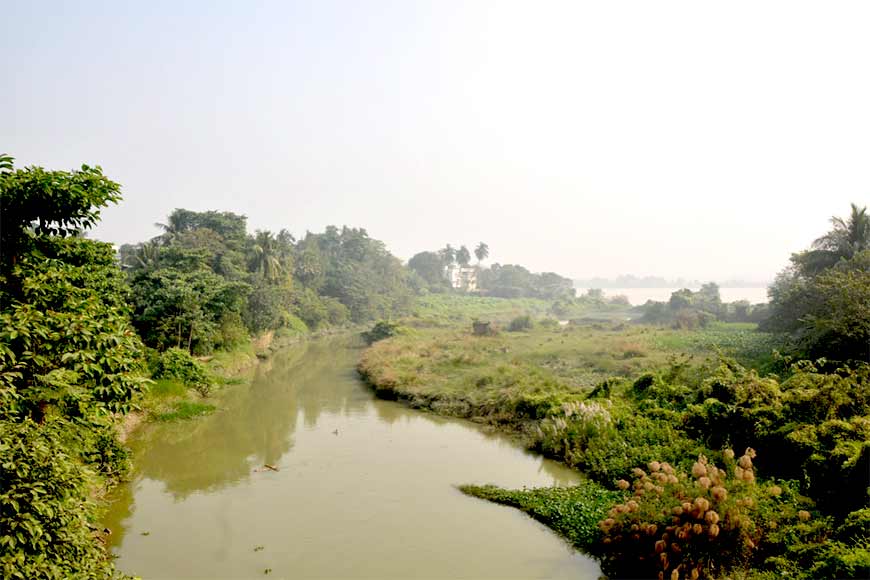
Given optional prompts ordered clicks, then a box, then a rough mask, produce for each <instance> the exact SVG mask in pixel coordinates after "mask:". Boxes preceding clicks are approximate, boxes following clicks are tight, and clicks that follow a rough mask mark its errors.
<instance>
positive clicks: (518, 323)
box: [508, 314, 534, 332]
mask: <svg viewBox="0 0 870 580" xmlns="http://www.w3.org/2000/svg"><path fill="white" fill-rule="evenodd" d="M533 324H534V323H533V322H532V317H531V316H529V315H528V314H526V315H524V316H517V317H516V318H514V319H513V320H511V323H510V324H509V325H508V331H510V332H519V331H522V330H531V328H532V326H533Z"/></svg>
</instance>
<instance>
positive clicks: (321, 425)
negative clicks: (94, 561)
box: [105, 339, 599, 580]
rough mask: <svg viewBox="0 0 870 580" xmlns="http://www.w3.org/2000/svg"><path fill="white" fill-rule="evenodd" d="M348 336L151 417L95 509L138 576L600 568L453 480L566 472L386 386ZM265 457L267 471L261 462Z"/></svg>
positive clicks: (291, 354)
mask: <svg viewBox="0 0 870 580" xmlns="http://www.w3.org/2000/svg"><path fill="white" fill-rule="evenodd" d="M358 356H359V349H358V348H356V347H354V346H352V345H351V344H349V341H348V340H347V339H329V340H322V341H312V342H309V343H308V344H306V345H302V346H299V347H294V348H292V349H289V350H287V351H285V352H282V353H278V354H277V355H276V356H275V357H274V358H273V359H270V360H269V361H265V362H263V363H261V365H260V366H259V367H258V369H257V374H256V376H255V378H254V380H253V381H252V383H251V384H250V385H234V386H228V387H225V388H224V390H223V392H222V393H221V394H220V395H219V396H217V397H216V402H217V404H218V406H219V410H218V411H217V412H215V413H214V414H212V415H210V416H208V417H204V418H201V419H195V420H193V421H188V422H181V423H167V424H149V425H147V426H145V427H144V428H143V429H141V430H140V432H139V433H138V434H137V435H136V437H135V438H134V440H133V441H132V442H131V445H132V446H133V449H134V453H135V467H134V473H133V477H132V479H131V482H130V483H129V484H126V485H123V486H120V487H119V488H118V489H117V490H116V491H115V494H114V495H115V497H114V502H113V504H112V506H111V508H110V510H109V512H108V514H107V515H106V518H105V524H106V526H107V527H109V528H110V529H111V530H112V531H113V534H112V535H111V536H110V538H111V541H112V545H111V548H112V551H113V553H114V554H116V556H117V561H116V563H117V565H118V567H119V569H120V570H122V571H123V572H126V573H130V574H137V575H140V576H142V577H143V578H573V579H575V580H577V579H580V580H583V579H588V580H593V579H595V578H598V575H599V569H598V565H597V564H596V563H595V562H594V560H592V559H590V558H588V557H586V556H584V555H582V554H580V553H578V552H576V551H575V550H573V549H572V548H571V547H570V546H569V545H568V544H567V543H566V542H565V541H563V540H562V539H560V538H559V537H557V536H556V535H555V534H553V533H552V532H551V531H550V530H548V529H547V528H546V527H544V526H543V525H541V524H539V523H537V522H535V521H534V520H532V519H531V518H529V517H528V516H526V515H525V514H523V513H521V512H519V511H517V510H514V509H511V508H506V507H502V506H498V505H495V504H490V503H487V502H484V501H481V500H479V499H475V498H471V497H467V496H464V495H463V494H461V493H460V492H459V491H458V490H457V489H456V488H455V485H457V484H461V483H494V484H497V485H501V486H507V487H522V486H530V487H531V486H549V485H570V484H572V483H575V482H577V481H578V480H579V475H578V474H577V473H576V472H574V471H572V470H569V469H567V468H565V467H564V466H562V465H561V464H558V463H556V462H553V461H550V460H548V459H544V458H542V457H540V456H537V455H534V454H531V453H529V452H527V451H525V450H524V449H522V448H521V447H519V446H518V445H517V444H516V443H515V442H513V441H510V440H509V439H507V438H506V437H504V436H501V435H497V434H492V433H487V432H485V431H484V430H482V429H480V428H479V427H477V426H476V425H474V424H471V423H468V422H465V421H459V420H453V419H444V418H440V417H437V416H434V415H431V414H426V413H422V412H418V411H414V410H412V409H409V408H406V407H405V406H403V405H401V404H400V403H396V402H391V401H382V400H379V399H377V398H375V397H374V395H373V394H372V393H371V391H370V390H369V389H368V388H367V387H365V386H364V385H363V384H362V383H361V382H360V381H359V379H358V378H357V376H356V372H355V370H354V365H355V363H356V360H357V359H358ZM265 464H269V465H272V466H274V467H276V468H277V469H278V471H272V470H269V469H266V470H261V469H262V466H263V465H265Z"/></svg>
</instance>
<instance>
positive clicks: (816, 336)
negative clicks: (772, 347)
mask: <svg viewBox="0 0 870 580" xmlns="http://www.w3.org/2000/svg"><path fill="white" fill-rule="evenodd" d="M831 223H832V224H833V226H834V227H833V229H832V230H831V231H829V232H828V233H827V234H825V235H824V236H822V237H820V238H818V239H817V240H816V241H815V242H813V247H812V249H810V250H808V251H805V252H801V253H798V254H794V255H792V257H791V262H792V263H791V266H790V267H788V268H786V269H785V270H783V271H782V272H780V274H779V275H777V277H776V280H775V281H774V283H773V284H772V285H771V286H770V288H769V289H768V296H769V297H770V307H769V310H770V317H769V318H768V319H767V320H766V321H764V323H763V324H762V328H763V329H764V330H768V331H773V332H782V333H786V334H787V335H789V337H790V340H791V347H792V348H793V349H794V350H795V351H797V353H798V354H802V355H807V356H824V357H828V358H832V359H835V360H846V359H850V358H854V359H858V360H863V359H866V358H867V356H868V355H870V313H868V308H870V306H868V305H870V218H868V215H867V210H866V208H860V209H859V208H858V206H857V205H855V204H852V212H851V215H850V217H849V218H848V219H847V220H844V219H841V218H836V217H835V218H832V219H831Z"/></svg>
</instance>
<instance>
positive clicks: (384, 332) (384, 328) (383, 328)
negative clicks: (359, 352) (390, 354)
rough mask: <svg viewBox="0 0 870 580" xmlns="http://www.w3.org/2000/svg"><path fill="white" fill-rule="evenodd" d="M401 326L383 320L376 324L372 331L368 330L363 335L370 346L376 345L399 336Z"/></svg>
mask: <svg viewBox="0 0 870 580" xmlns="http://www.w3.org/2000/svg"><path fill="white" fill-rule="evenodd" d="M400 328H401V327H400V326H399V325H398V324H397V323H395V322H390V321H388V320H381V321H380V322H378V323H376V324H375V325H374V326H373V327H372V328H371V330H367V331H365V332H363V333H362V337H363V340H365V341H366V343H368V344H374V343H376V342H378V341H379V340H384V339H385V338H390V337H391V336H396V335H397V334H399V331H400Z"/></svg>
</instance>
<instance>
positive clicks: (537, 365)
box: [358, 317, 870, 579]
mask: <svg viewBox="0 0 870 580" xmlns="http://www.w3.org/2000/svg"><path fill="white" fill-rule="evenodd" d="M531 321H532V323H533V324H532V326H531V328H529V329H527V330H523V331H521V332H503V331H502V332H498V333H496V334H494V335H489V336H476V335H475V334H474V333H473V332H472V328H471V327H470V325H469V326H467V327H464V325H460V324H453V325H452V326H448V327H444V326H430V325H427V324H414V322H413V321H408V322H407V323H406V324H407V325H408V326H410V327H412V329H411V330H409V331H407V332H404V333H399V334H398V335H397V336H394V337H392V338H389V339H386V340H383V341H381V342H377V343H375V344H374V345H372V346H371V347H370V348H369V349H368V350H367V351H366V352H365V353H364V354H363V356H362V358H361V360H360V363H359V365H358V371H359V373H360V375H361V376H362V377H363V378H364V380H366V382H367V383H369V384H370V385H371V386H372V388H373V389H374V391H375V392H376V393H377V394H378V395H379V396H381V397H385V398H391V399H396V400H399V401H402V402H404V403H406V404H408V405H410V406H412V407H415V408H419V409H424V410H428V411H431V412H433V413H437V414H441V415H448V416H456V417H462V418H466V419H470V420H472V421H476V422H479V423H482V424H485V425H488V426H490V427H491V428H494V429H497V430H500V431H506V432H510V433H512V434H514V435H515V436H518V437H520V438H521V439H522V440H523V441H524V442H525V444H526V445H527V446H528V447H529V448H530V449H533V450H535V451H538V452H541V453H544V454H545V455H547V456H549V457H553V458H556V459H558V460H560V461H562V462H563V463H565V464H566V465H569V466H571V467H573V468H576V469H578V470H580V471H582V472H584V473H585V474H586V475H587V476H588V477H589V481H588V482H584V483H583V485H582V486H581V487H580V488H578V490H576V491H575V492H573V493H574V494H576V495H572V493H566V492H563V491H553V490H545V489H542V490H515V491H510V490H505V489H498V488H493V487H486V486H483V487H481V486H463V487H462V488H461V489H462V491H464V492H465V493H467V494H470V495H474V496H476V497H480V498H483V499H487V500H490V501H495V502H497V503H502V504H506V505H510V506H513V507H517V508H519V509H521V510H523V511H525V512H526V513H528V514H529V515H531V516H532V517H534V518H536V519H538V520H540V521H542V522H544V523H545V524H546V525H548V526H550V527H551V528H553V529H554V530H555V531H557V532H558V533H560V534H561V535H563V536H564V537H566V538H567V539H568V540H569V541H571V542H572V543H573V544H574V545H575V546H576V547H577V548H579V549H581V550H584V551H586V552H587V553H592V554H595V555H596V556H598V557H599V558H600V559H601V561H602V565H603V567H604V569H605V571H606V572H607V573H608V574H610V575H611V577H613V578H620V577H647V576H648V577H655V576H656V574H657V573H659V572H661V573H663V574H665V573H666V574H667V575H668V576H670V577H678V578H691V577H696V576H697V577H701V578H724V577H734V576H733V575H736V576H738V577H741V578H750V577H751V578H764V579H768V578H771V579H772V578H774V577H782V576H783V575H789V576H790V577H793V578H801V579H803V578H807V579H809V578H814V579H815V578H839V577H844V578H852V577H861V576H860V574H862V573H863V571H866V570H868V569H870V568H868V566H870V549H868V548H870V546H867V541H866V538H865V540H860V538H859V539H857V540H856V539H855V538H857V536H855V535H854V533H853V532H850V531H849V530H851V529H853V528H854V527H855V523H850V522H857V521H865V520H866V521H870V512H867V510H866V509H865V510H863V511H862V499H861V497H862V493H863V492H862V490H863V489H864V487H866V468H865V467H864V466H865V464H866V462H867V461H868V458H870V453H868V450H870V447H866V440H867V439H868V437H867V434H866V433H865V428H864V427H859V426H858V425H859V424H860V425H863V424H864V423H862V421H864V418H866V417H867V416H870V409H868V408H867V407H868V406H867V405H865V404H862V405H859V407H860V408H856V407H844V406H843V405H841V404H839V403H836V402H835V401H836V400H838V398H839V397H840V396H841V395H842V396H844V397H847V399H844V400H853V399H850V398H849V397H854V396H855V393H863V392H868V394H870V391H868V388H870V381H868V374H870V373H868V371H867V369H863V370H862V369H848V368H846V369H840V370H837V371H836V372H831V370H833V369H831V370H829V371H828V373H830V374H827V373H826V372H825V371H822V370H818V369H816V368H815V367H813V366H811V365H806V364H803V365H798V366H796V367H788V366H787V365H786V366H781V372H782V373H783V376H784V378H780V377H779V376H775V375H769V376H764V375H763V374H759V372H757V371H756V370H752V368H753V367H754V368H757V369H765V368H770V365H771V364H772V363H774V362H775V358H774V357H773V356H772V355H771V349H772V346H771V343H772V340H773V338H772V337H770V336H768V335H764V334H762V333H757V332H754V330H753V328H752V327H751V325H746V324H722V323H716V324H713V325H711V326H710V327H709V328H707V329H704V330H695V331H675V330H670V329H664V328H660V327H653V326H641V325H624V324H618V323H609V324H608V323H597V324H587V325H568V326H559V325H554V324H552V322H550V321H547V320H541V319H537V320H534V318H533V317H532V319H531ZM723 357H724V358H723ZM738 361H739V362H738ZM740 363H742V364H740ZM780 364H782V363H780ZM847 393H852V395H847ZM861 396H862V397H863V395H861ZM859 398H860V397H859ZM862 400H863V399H862ZM868 400H870V399H868ZM808 401H813V403H808ZM808 404H809V405H810V407H807V405H808ZM808 409H812V412H809V411H808ZM808 413H809V414H808ZM826 421H827V422H828V423H825V422H826ZM844 421H845V422H854V423H850V424H853V425H854V427H850V428H847V430H846V431H841V432H838V433H839V434H838V435H837V436H835V437H834V438H833V439H831V438H830V437H831V434H832V433H833V432H832V431H831V429H835V428H836V427H835V426H836V425H840V426H841V427H842V426H844ZM825 425H827V426H825ZM852 429H855V431H852ZM795 431H796V432H799V433H802V435H801V436H800V437H793V436H791V435H790V434H791V433H792V432H795ZM859 431H860V433H859ZM826 434H827V435H826ZM805 437H809V438H810V439H806V438H805ZM862 441H864V442H865V446H862V443H861V442H862ZM749 447H753V448H757V450H758V453H757V455H758V459H756V451H755V450H754V449H748V448H749ZM744 449H746V452H745V453H744ZM735 452H736V454H735ZM814 458H815V459H814ZM738 460H739V461H738ZM756 462H757V467H756ZM862 470H864V471H862ZM834 472H836V473H837V476H836V478H833V477H831V474H832V473H834ZM801 478H803V479H801ZM837 478H838V479H837ZM838 482H839V483H838ZM847 489H848V490H849V491H848V492H846V493H842V492H845V491H846V490H847ZM838 490H839V491H838ZM613 493H615V494H618V495H619V496H620V500H619V501H613V496H608V494H613ZM696 501H697V502H698V503H697V505H699V506H700V508H698V509H697V510H694V508H692V506H691V505H690V506H689V507H688V508H687V507H685V505H686V502H688V503H689V504H692V505H695V504H694V503H693V502H696ZM608 503H609V506H608ZM605 508H606V509H605ZM701 508H703V509H701ZM693 510H694V511H693ZM710 510H713V511H714V513H715V515H711V516H710V517H709V519H707V520H704V519H703V518H702V519H701V520H700V521H698V519H697V518H696V515H697V514H695V511H697V512H698V514H700V515H702V516H703V515H704V514H705V513H706V512H707V511H710ZM693 518H694V519H693ZM684 526H688V528H685V529H684ZM681 530H682V531H681ZM682 535H685V538H682V539H683V540H686V542H685V543H684V542H683V541H680V542H678V543H677V542H674V545H675V546H676V547H673V548H672V547H671V543H672V542H673V538H674V537H675V536H680V537H681V536H682ZM689 540H691V541H689ZM856 542H857V543H856ZM862 542H863V543H862ZM663 550H665V551H667V553H668V554H669V555H668V557H667V558H662V557H660V556H661V553H663ZM675 571H676V572H675ZM674 573H675V574H676V576H672V574H674Z"/></svg>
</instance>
